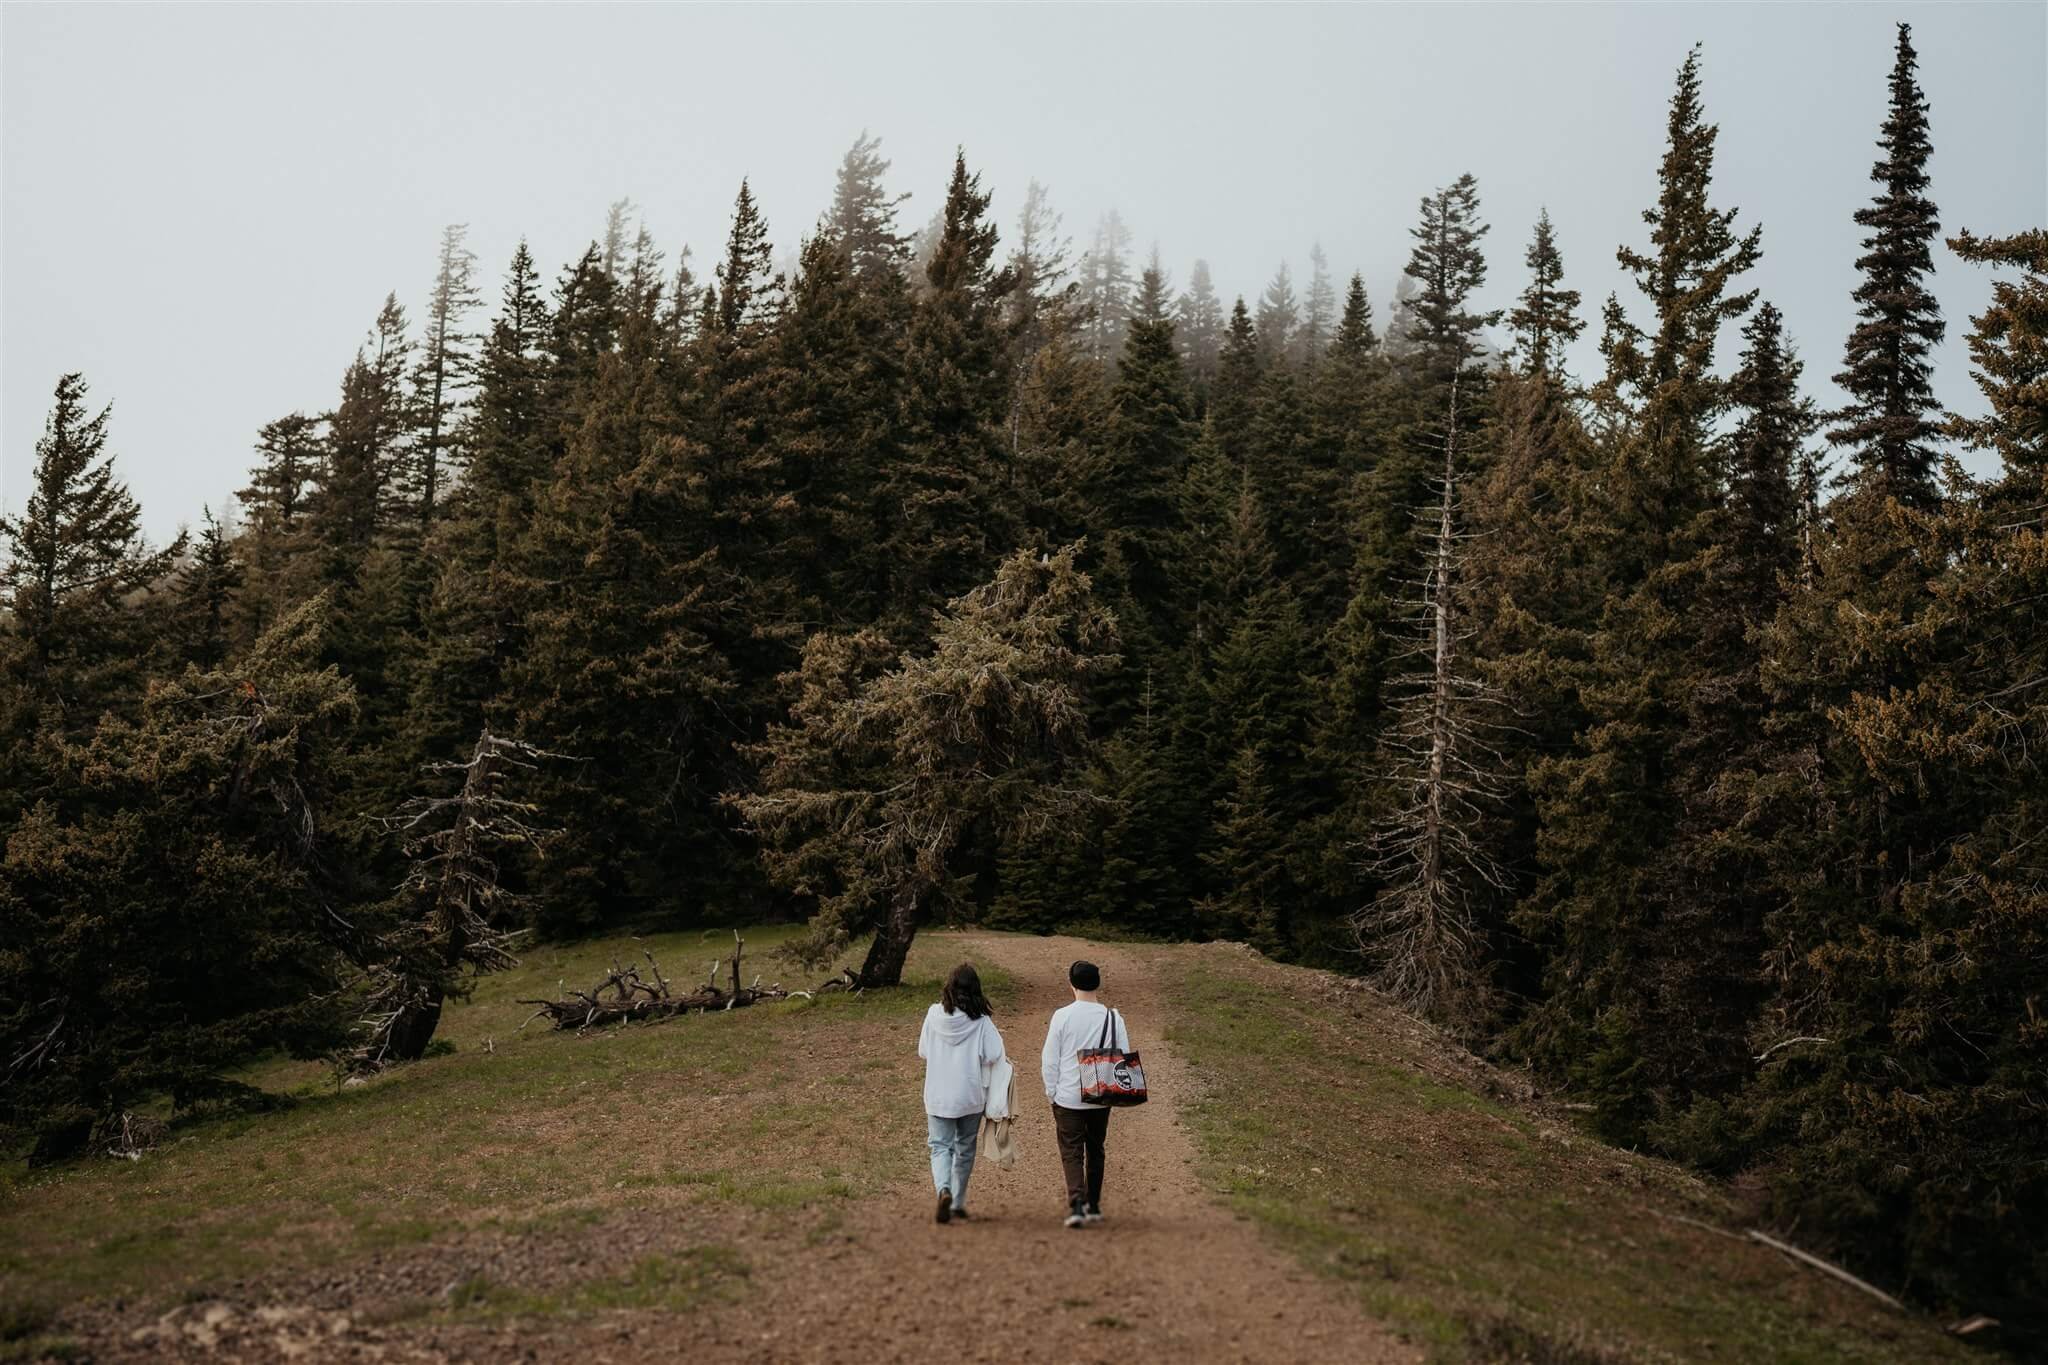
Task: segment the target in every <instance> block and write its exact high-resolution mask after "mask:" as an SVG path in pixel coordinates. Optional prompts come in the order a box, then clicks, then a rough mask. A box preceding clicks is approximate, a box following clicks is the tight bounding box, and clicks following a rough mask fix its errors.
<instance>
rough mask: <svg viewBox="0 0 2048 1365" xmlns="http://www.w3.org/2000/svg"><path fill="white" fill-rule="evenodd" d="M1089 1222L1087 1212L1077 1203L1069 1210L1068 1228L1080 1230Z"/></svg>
mask: <svg viewBox="0 0 2048 1365" xmlns="http://www.w3.org/2000/svg"><path fill="white" fill-rule="evenodd" d="M1087 1221H1088V1214H1087V1212H1086V1211H1085V1210H1084V1209H1083V1208H1082V1207H1081V1205H1080V1204H1079V1203H1078V1202H1077V1203H1075V1204H1074V1205H1073V1206H1072V1207H1071V1208H1069V1209H1068V1210H1067V1226H1068V1227H1070V1228H1078V1227H1080V1226H1081V1225H1082V1224H1084V1223H1086V1222H1087Z"/></svg>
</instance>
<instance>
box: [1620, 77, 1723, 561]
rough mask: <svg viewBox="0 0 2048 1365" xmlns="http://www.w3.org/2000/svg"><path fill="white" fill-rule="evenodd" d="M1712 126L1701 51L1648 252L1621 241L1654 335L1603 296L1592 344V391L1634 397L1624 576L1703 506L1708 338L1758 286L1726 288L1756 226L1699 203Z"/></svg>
mask: <svg viewBox="0 0 2048 1365" xmlns="http://www.w3.org/2000/svg"><path fill="white" fill-rule="evenodd" d="M1719 135H1720V130H1719V128H1718V127H1716V126H1715V125H1713V124H1710V123H1708V122H1706V121H1705V116H1704V111H1703V108H1702V105H1701V102H1700V54H1699V49H1698V48H1694V49H1693V50H1692V51H1691V52H1690V53H1688V54H1687V55H1686V59H1685V62H1684V64H1683V65H1682V66H1680V68H1679V71H1678V83H1677V89H1676V90H1675V91H1674V92H1673V93H1672V96H1671V111H1670V116H1669V119H1668V121H1667V124H1666V146H1665V150H1664V158H1663V161H1662V163H1661V165H1660V166H1659V168H1658V194H1657V204H1656V206H1655V207H1654V208H1650V209H1646V210H1644V212H1643V221H1644V222H1646V223H1648V224H1649V226H1650V245H1649V249H1648V250H1647V251H1638V250H1636V249H1635V248H1633V247H1629V246H1623V247H1621V248H1619V250H1618V251H1617V252H1616V257H1617V259H1618V260H1619V261H1620V263H1621V265H1622V267H1623V269H1625V270H1627V271H1629V272H1630V273H1631V274H1632V275H1634V277H1635V283H1636V288H1637V290H1638V291H1639V292H1640V293H1641V294H1642V295H1643V297H1644V298H1645V299H1646V300H1647V301H1648V303H1649V305H1650V308H1651V310H1652V312H1653V314H1654V331H1646V330H1644V329H1643V328H1640V327H1638V326H1636V325H1635V324H1634V323H1632V322H1630V321H1629V320H1628V317H1627V315H1626V314H1625V312H1624V311H1623V310H1622V308H1621V306H1620V304H1619V303H1618V302H1617V301H1615V300H1613V299H1612V298H1610V299H1609V301H1608V304H1607V308H1606V314H1605V334H1604V335H1603V337H1602V339H1601V343H1600V349H1601V352H1602V354H1603V355H1604V356H1605V357H1606V360H1607V375H1606V377H1605V379H1604V380H1603V381H1602V383H1601V386H1600V391H1599V392H1600V395H1601V396H1602V397H1604V398H1605V399H1607V400H1608V401H1609V402H1610V403H1611V402H1617V401H1622V400H1633V401H1634V404H1635V407H1634V409H1633V410H1632V411H1631V412H1630V414H1629V417H1628V420H1627V427H1628V437H1629V439H1627V440H1626V441H1624V442H1623V443H1622V444H1621V446H1620V447H1619V449H1618V452H1617V457H1618V464H1619V468H1618V469H1617V471H1616V473H1617V476H1618V477H1616V478H1615V479H1614V491H1613V494H1612V497H1613V498H1614V500H1615V501H1616V503H1617V504H1618V506H1617V509H1616V510H1617V512H1618V514H1619V517H1620V520H1619V522H1618V523H1617V526H1616V530H1617V531H1618V532H1619V533H1620V537H1621V541H1620V542H1619V543H1617V545H1616V547H1615V549H1616V553H1617V556H1618V558H1619V559H1620V560H1621V561H1622V562H1621V563H1620V564H1619V565H1618V568H1619V569H1620V572H1621V575H1622V578H1623V579H1624V581H1627V580H1633V579H1635V578H1637V577H1639V576H1640V575H1641V574H1643V573H1645V572H1647V571H1648V570H1649V567H1650V566H1651V565H1652V564H1654V563H1655V562H1656V560H1657V559H1658V557H1660V556H1661V555H1663V554H1665V553H1666V552H1667V547H1666V544H1665V540H1664V538H1665V537H1666V536H1668V535H1669V534H1671V533H1672V532H1673V531H1674V530H1675V529H1677V528H1679V527H1682V526H1684V525H1686V524H1687V523H1688V522H1689V521H1690V519H1691V517H1692V516H1694V515H1695V514H1696V513H1697V512H1699V510H1700V509H1701V508H1702V507H1703V506H1704V505H1705V503H1706V501H1707V499H1708V497H1709V494H1710V491H1711V488H1712V485H1713V477H1714V468H1713V453H1712V451H1711V449H1710V447H1711V445H1712V433H1713V427H1714V423H1715V420H1716V419H1717V417H1718V416H1719V414H1720V412H1721V410H1722V406H1723V404H1724V402H1725V399H1724V396H1723V394H1722V390H1721V385H1720V382H1719V380H1718V379H1717V378H1716V377H1715V374H1714V368H1713V366H1714V346H1715V343H1716V341H1717V340H1718V339H1719V337H1720V335H1721V328H1722V326H1723V325H1724V324H1725V323H1728V322H1732V321H1735V320H1737V319H1739V318H1741V317H1742V316H1743V315H1745V314H1746V313H1748V312H1749V310H1750V308H1751V306H1752V305H1753V304H1754V303H1755V302H1756V293H1755V291H1754V290H1751V291H1749V292H1746V293H1731V292H1730V290H1731V287H1732V286H1733V284H1734V282H1735V280H1736V278H1737V277H1738V276H1740V275H1742V274H1743V273H1744V272H1746V271H1748V270H1749V269H1750V268H1751V267H1752V266H1754V265H1755V264H1756V262H1757V259H1758V257H1759V256H1760V255H1761V254H1762V250H1763V248H1762V234H1763V229H1762V228H1761V227H1755V228H1751V229H1750V231H1749V232H1748V234H1747V235H1745V236H1742V237H1737V236H1736V235H1735V232H1734V223H1735V216H1736V210H1735V209H1732V208H1731V209H1715V208H1713V207H1712V206H1711V205H1710V204H1709V202H1708V194H1709V191H1710V190H1711V189H1712V187H1713V178H1714V144H1715V142H1716V140H1717V139H1718V137H1719Z"/></svg>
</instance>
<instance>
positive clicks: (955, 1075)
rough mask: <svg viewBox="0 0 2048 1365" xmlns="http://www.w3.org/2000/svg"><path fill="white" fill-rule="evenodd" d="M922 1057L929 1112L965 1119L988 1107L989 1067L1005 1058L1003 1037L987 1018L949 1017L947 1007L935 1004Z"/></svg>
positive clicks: (920, 1042)
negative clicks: (1003, 1056) (1002, 1057)
mask: <svg viewBox="0 0 2048 1365" xmlns="http://www.w3.org/2000/svg"><path fill="white" fill-rule="evenodd" d="M917 1055H918V1056H920V1057H922V1058H924V1111H925V1113H927V1114H930V1115H931V1116H932V1117H933V1118H935V1119H957V1118H962V1117H965V1116H966V1115H968V1114H979V1113H980V1112H981V1111H982V1110H984V1109H986V1108H987V1107H988V1071H987V1067H988V1065H989V1064H990V1063H991V1062H994V1061H995V1060H996V1059H998V1058H999V1057H1001V1056H1002V1055H1003V1035H1002V1034H1000V1033H998V1032H996V1021H995V1020H994V1019H992V1018H990V1017H989V1016H988V1015H986V1014H984V1015H983V1016H982V1017H981V1018H979V1019H969V1018H968V1017H967V1011H965V1010H958V1011H955V1012H954V1013H952V1014H948V1013H946V1007H945V1006H944V1005H933V1006H932V1007H931V1008H930V1009H928V1010H926V1011H925V1015H924V1031H923V1032H921V1033H919V1034H918V1036H917Z"/></svg>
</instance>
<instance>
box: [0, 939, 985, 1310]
mask: <svg viewBox="0 0 2048 1365" xmlns="http://www.w3.org/2000/svg"><path fill="white" fill-rule="evenodd" d="M780 936H781V935H780V933H778V932H777V931H762V930H752V931H747V942H748V957H749V960H750V962H757V965H758V966H759V968H760V970H761V971H762V972H763V973H764V974H767V975H769V976H770V979H773V973H775V972H776V971H778V970H780V967H779V964H776V963H774V962H772V961H771V960H770V959H769V958H768V955H767V953H766V951H757V950H765V949H766V948H767V947H768V946H770V945H771V944H772V943H773V942H774V941H775V940H776V939H778V938H779V937H780ZM649 946H651V947H652V948H653V950H654V951H655V953H656V955H657V956H658V957H659V958H660V960H661V963H662V969H663V971H664V972H665V973H667V974H669V975H670V976H671V977H672V978H677V977H685V976H686V974H687V975H701V974H702V972H703V970H704V968H705V967H706V966H707V965H708V964H709V962H710V960H711V959H712V957H713V956H722V955H723V954H724V953H726V952H729V951H730V946H731V937H730V932H729V931H727V932H726V933H725V934H724V935H723V937H722V938H721V937H720V936H718V935H716V934H709V935H702V936H700V935H696V934H691V935H669V936H665V937H663V938H657V939H651V940H649ZM636 947H637V945H636V944H634V943H633V942H631V941H630V940H624V939H620V940H601V941H597V942H593V943H588V944H581V945H571V946H568V947H561V948H557V947H547V948H544V949H541V950H538V951H535V952H532V953H529V954H528V956H527V958H526V961H525V962H524V964H523V965H522V967H521V968H520V969H519V970H518V971H516V972H512V973H507V974H505V975H503V976H499V977H494V978H489V979H487V980H486V981H484V982H483V983H482V984H481V985H480V987H479V989H478V991H477V993H476V996H475V998H474V999H473V1000H472V1001H470V1002H467V1003H465V1004H463V1005H460V1006H457V1007H455V1008H452V1009H451V1010H450V1011H449V1012H448V1015H447V1017H446V1019H445V1021H444V1023H443V1025H442V1029H441V1036H442V1037H444V1038H446V1039H447V1040H449V1041H450V1042H452V1043H453V1044H454V1050H453V1051H452V1052H451V1053H448V1054H446V1055H442V1056H437V1057H432V1058H429V1059H426V1060H424V1061H421V1062H419V1063H415V1064H413V1065H411V1066H407V1067H402V1068H397V1069H395V1070H393V1071H392V1072H390V1073H387V1074H386V1075H384V1076H381V1077H379V1078H377V1079H376V1080H374V1081H372V1082H371V1083H369V1084H367V1085H363V1086H359V1087H350V1088H347V1089H337V1088H336V1087H335V1086H334V1085H333V1084H332V1082H331V1080H329V1079H328V1078H327V1077H325V1076H324V1075H317V1074H311V1073H308V1072H307V1071H306V1070H305V1068H304V1067H303V1066H300V1065H297V1064H279V1065H276V1066H272V1067H268V1068H259V1069H258V1070H257V1072H256V1073H255V1074H258V1075H260V1076H261V1077H262V1078H263V1079H264V1080H265V1082H266V1083H267V1084H269V1085H271V1086H272V1087H274V1088H277V1089H280V1090H284V1091H287V1092H296V1102H295V1103H293V1104H292V1105H290V1106H289V1107H288V1108H286V1109H284V1110H282V1111H279V1112H273V1113H264V1114H249V1115H241V1116H236V1117H232V1118H225V1119H219V1120H215V1121H210V1122H204V1123H199V1124H194V1125H191V1126H186V1127H181V1128H179V1129H177V1130H175V1131H174V1135H173V1138H172V1140H171V1141H170V1142H169V1143H168V1144H167V1145H166V1146H164V1147H163V1148H162V1149H160V1150H159V1151H157V1152H156V1153H154V1154H152V1155H150V1156H149V1157H147V1158H146V1159H144V1160H142V1161H140V1162H135V1163H132V1164H131V1163H127V1162H120V1163H114V1162H86V1163H81V1164H79V1165H75V1166H71V1167H68V1168H64V1169H60V1170H56V1171H36V1172H30V1171H26V1170H24V1169H22V1168H20V1167H19V1166H16V1167H13V1168H8V1169H6V1170H5V1172H4V1176H0V1179H4V1181H5V1183H4V1186H0V1200H4V1203H5V1211H4V1213H0V1282H4V1283H5V1285H6V1286H7V1288H6V1291H5V1293H4V1295H0V1298H5V1299H7V1300H9V1301H13V1302H19V1303H22V1304H37V1305H45V1306H48V1307H51V1308H55V1309H58V1310H62V1309H64V1308H65V1306H66V1305H70V1304H74V1303H76V1302H78V1301H80V1300H83V1299H87V1298H97V1299H99V1300H101V1301H113V1300H129V1301H135V1300H141V1301H144V1302H154V1303H166V1302H171V1301H174V1300H176V1299H177V1298H179V1297H187V1298H189V1297H191V1296H193V1295H195V1294H200V1293H203V1292H205V1291H206V1290H207V1289H209V1287H213V1286H219V1285H223V1284H228V1283H232V1282H236V1281H255V1280H261V1279H264V1278H266V1277H268V1278H270V1279H282V1278H285V1277H290V1276H305V1275H307V1274H309V1273H311V1272H316V1271H318V1272H321V1273H328V1272H330V1271H333V1270H335V1269H336V1268H345V1267H348V1266H351V1265H354V1264H356V1263H358V1262H360V1261H362V1260H363V1258H365V1257H369V1256H372V1255H377V1254H384V1255H387V1256H388V1255H391V1254H397V1255H399V1256H401V1257H403V1256H405V1255H408V1254H412V1253H414V1252H435V1251H436V1250H437V1249H439V1248H442V1247H460V1246H463V1245H465V1244H467V1243H471V1242H476V1241H478V1240H479V1239H481V1240H484V1241H488V1240H490V1239H492V1238H497V1239H505V1238H510V1237H522V1236H530V1234H531V1232H532V1230H534V1229H536V1228H540V1227H545V1226H562V1227H567V1228H570V1229H572V1230H574V1229H578V1228H581V1229H585V1230H586V1231H585V1232H583V1233H579V1234H578V1235H579V1236H584V1237H586V1238H588V1239H597V1238H600V1237H601V1236H602V1234H603V1232H604V1230H605V1227H606V1226H607V1225H609V1224H610V1223H612V1222H613V1221H615V1220H616V1219H617V1218H618V1217H619V1216H620V1215H621V1214H624V1213H629V1212H630V1213H635V1214H639V1213H652V1214H654V1215H656V1216H658V1217H661V1218H670V1219H676V1220H683V1221H688V1216H689V1213H690V1210H692V1209H700V1210H712V1211H716V1212H719V1213H720V1214H723V1213H725V1212H726V1211H730V1210H739V1211H740V1212H741V1213H749V1212H751V1213H756V1214H772V1215H773V1219H772V1220H771V1221H772V1222H775V1223H777V1224H791V1222H792V1215H795V1216H796V1217H795V1226H793V1227H792V1228H791V1230H790V1231H788V1233H787V1234H786V1235H789V1236H791V1237H794V1238H796V1239H799V1240H801V1238H802V1237H803V1236H804V1235H805V1234H806V1232H807V1231H808V1224H809V1222H812V1221H817V1220H819V1219H821V1218H823V1217H824V1216H825V1214H826V1213H827V1212H828V1211H829V1210H830V1209H831V1208H832V1207H833V1206H835V1205H840V1204H844V1203H845V1202H846V1201H849V1200H854V1199H858V1198H861V1197H863V1196H865V1195H868V1194H871V1193H873V1192H875V1191H878V1190H880V1189H883V1188H886V1187H887V1186H888V1185H889V1184H890V1183H891V1182H893V1181H896V1180H898V1179H901V1178H902V1177H903V1176H904V1175H906V1174H907V1173H914V1172H915V1171H916V1170H917V1169H918V1168H919V1165H920V1163H921V1161H922V1155H921V1152H920V1151H919V1149H918V1147H917V1145H916V1143H915V1141H914V1140H913V1139H914V1138H915V1136H916V1135H917V1134H920V1133H921V1131H922V1129H921V1124H920V1123H919V1121H918V1118H917V1113H916V1111H917V1110H918V1108H919V1100H918V1096H919V1090H918V1085H917V1081H916V1074H917V1072H916V1068H917V1058H916V1049H915V1040H916V1028H917V1018H918V1016H919V1015H921V1014H922V1012H923V1010H924V1008H925V1006H926V1004H927V1003H928V1002H929V1001H930V1000H931V999H933V998H935V996H936V992H937V980H938V976H939V973H940V972H941V971H942V970H944V969H945V968H946V967H948V966H950V965H951V964H950V962H949V961H947V960H944V955H945V954H946V953H947V952H948V951H949V949H947V948H946V946H945V945H944V943H943V941H940V942H939V943H937V944H934V945H924V946H922V948H921V951H919V952H917V953H914V954H913V956H912V959H911V965H910V970H909V972H908V973H907V979H908V980H910V981H911V982H912V984H911V985H909V986H906V987H905V988H904V989H902V990H900V991H891V992H870V993H868V994H867V995H865V996H863V997H861V998H859V999H853V998H848V997H845V996H825V997H822V998H820V999H819V1000H817V1001H803V1000H795V1001H787V1002H778V1003H774V1004H765V1005H757V1006H754V1007H752V1008H749V1009H745V1010H735V1011H732V1012H731V1013H729V1014H720V1015H710V1016H702V1017H690V1018H683V1019H676V1020H672V1021H668V1022H664V1023H658V1024H651V1025H632V1026H626V1027H623V1028H620V1029H616V1030H612V1031H610V1032H604V1033H596V1034H592V1035H588V1036H581V1037H579V1036H575V1035H570V1034H562V1033H555V1032H553V1031H551V1030H548V1029H546V1028H545V1027H544V1024H545V1021H542V1022H541V1023H536V1024H535V1025H534V1026H533V1027H532V1028H529V1029H528V1030H527V1031H526V1032H525V1033H523V1034H521V1033H515V1032H514V1030H515V1029H516V1027H517V1025H518V1023H519V1021H520V1019H522V1018H523V1017H525V1015H526V1014H528V1013H530V1012H531V1010H530V1008H528V1007H525V1006H521V1005H519V1004H517V1003H516V1002H517V1000H518V998H519V997H521V996H534V995H540V994H552V993H553V991H554V990H555V988H556V984H557V982H558V981H560V980H562V979H567V980H568V981H569V982H571V983H572V984H577V985H582V986H586V987H587V986H588V985H589V984H590V981H591V980H592V979H594V978H595V976H596V975H597V974H598V972H599V971H600V970H601V969H602V967H603V966H605V965H606V964H608V963H609V962H610V960H611V959H612V957H613V956H614V955H615V954H616V955H618V956H620V957H621V958H623V957H624V956H625V955H626V954H627V953H629V952H632V951H634V950H635V949H636ZM699 958H701V959H702V960H701V961H698V960H697V959H699ZM747 975H748V977H749V979H751V977H752V969H751V968H750V969H749V970H748V973H747ZM999 986H1000V982H999ZM486 1039H489V1040H490V1042H491V1048H490V1050H488V1051H487V1050H485V1047H484V1041H485V1040H486ZM895 1129H902V1130H903V1131H904V1132H905V1134H906V1140H905V1141H903V1142H901V1143H891V1144H887V1145H886V1146H885V1147H884V1148H883V1149H882V1150H880V1151H879V1152H877V1151H875V1150H874V1149H875V1144H874V1142H873V1136H874V1134H875V1133H877V1132H882V1131H891V1130H895ZM834 1154H840V1155H834ZM697 1221H700V1222H701V1221H702V1220H701V1219H699V1220H697ZM772 1235H777V1236H780V1235H785V1234H784V1233H783V1232H782V1231H781V1229H780V1228H777V1229H775V1230H773V1234H772ZM683 1251H684V1249H683V1248H681V1247H678V1246H673V1245H665V1244H662V1243H661V1242H659V1241H657V1242H654V1243H650V1244H649V1246H648V1247H647V1248H646V1249H645V1252H644V1254H645V1255H647V1256H656V1257H663V1258H666V1259H664V1260H662V1261H661V1264H663V1265H685V1264H687V1263H686V1262H683V1261H677V1260H676V1259H675V1258H676V1256H678V1255H679V1254H683ZM648 1264H650V1265H651V1264H654V1263H653V1262H648ZM648 1273H649V1274H650V1275H651V1274H653V1273H654V1272H653V1271H651V1270H650V1271H649V1272H648ZM436 1288H438V1286H436ZM532 1290H533V1286H532V1285H531V1284H522V1285H519V1286H518V1287H517V1292H522V1293H523V1292H530V1291H532ZM551 1292H552V1291H551ZM577 1292H579V1293H580V1292H582V1291H577ZM622 1292H623V1291H622ZM572 1298H573V1296H572ZM570 1301H571V1300H568V1299H564V1300H562V1302H565V1303H566V1302H570ZM574 1301H576V1302H581V1300H580V1299H575V1300H574Z"/></svg>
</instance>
